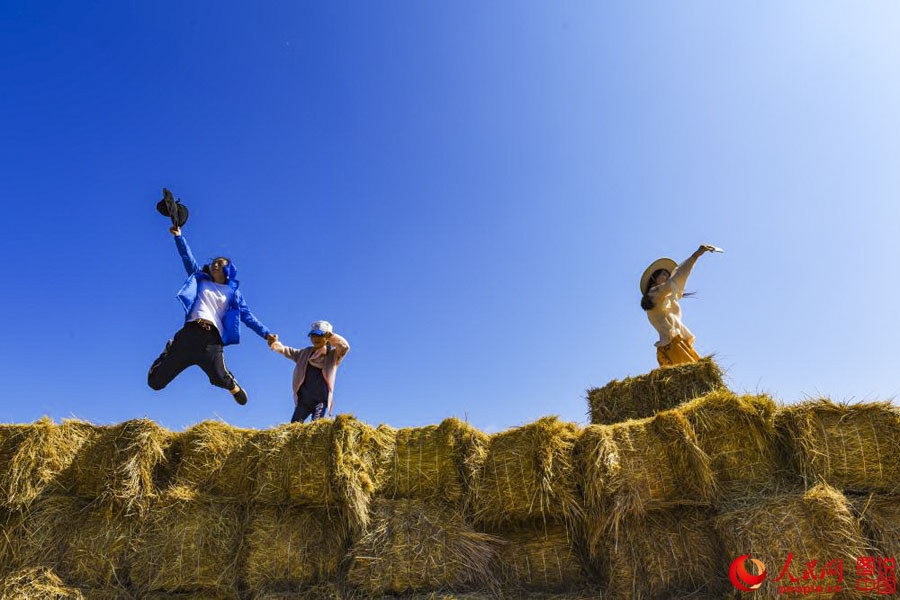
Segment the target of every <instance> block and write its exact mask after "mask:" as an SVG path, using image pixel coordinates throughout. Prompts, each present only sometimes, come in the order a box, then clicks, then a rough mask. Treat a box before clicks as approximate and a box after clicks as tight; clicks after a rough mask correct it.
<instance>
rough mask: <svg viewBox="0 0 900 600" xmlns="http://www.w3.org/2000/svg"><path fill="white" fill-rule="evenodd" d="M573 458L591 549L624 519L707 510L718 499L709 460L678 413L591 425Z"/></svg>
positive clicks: (584, 433)
mask: <svg viewBox="0 0 900 600" xmlns="http://www.w3.org/2000/svg"><path fill="white" fill-rule="evenodd" d="M575 455H576V457H577V462H578V471H579V473H581V476H582V478H583V480H582V481H583V488H582V489H583V493H584V503H585V526H586V528H587V536H588V541H589V543H590V545H591V546H597V544H598V543H599V541H600V540H601V539H602V538H603V537H604V536H605V535H606V534H607V532H608V531H609V530H610V529H612V528H615V526H616V524H617V523H618V522H619V521H620V520H622V519H624V518H626V517H637V516H640V515H642V514H645V513H647V512H649V511H651V510H660V509H665V508H671V507H674V506H679V505H698V506H708V505H711V504H712V503H713V502H714V500H715V499H716V498H717V497H718V488H717V484H716V480H715V476H714V474H713V471H712V467H711V464H710V463H711V461H710V458H709V456H708V455H707V454H706V453H705V452H704V451H703V450H702V448H700V446H699V442H698V440H697V438H696V435H695V434H694V430H693V427H691V424H690V422H689V421H688V420H687V418H686V417H685V416H684V415H682V414H681V413H679V412H677V411H666V412H662V413H660V414H658V415H657V416H655V417H652V418H649V419H640V420H636V421H626V422H625V423H619V424H616V425H590V426H588V427H587V428H586V429H585V430H584V432H583V433H582V435H581V437H580V439H579V440H578V443H577V447H576V451H575Z"/></svg>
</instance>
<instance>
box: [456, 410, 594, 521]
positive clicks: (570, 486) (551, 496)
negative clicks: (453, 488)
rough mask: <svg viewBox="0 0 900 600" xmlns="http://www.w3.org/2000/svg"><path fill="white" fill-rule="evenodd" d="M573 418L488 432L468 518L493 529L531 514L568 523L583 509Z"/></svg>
mask: <svg viewBox="0 0 900 600" xmlns="http://www.w3.org/2000/svg"><path fill="white" fill-rule="evenodd" d="M578 435H579V430H578V427H577V426H576V425H575V424H574V423H564V422H562V421H560V420H558V419H557V418H556V417H543V418H541V419H538V420H537V421H535V422H534V423H530V424H528V425H524V426H522V427H518V428H515V429H511V430H509V431H505V432H502V433H497V434H494V435H492V436H491V437H490V440H489V442H488V452H487V456H486V458H485V461H484V467H483V468H482V470H481V472H480V473H479V475H478V481H477V485H476V492H475V499H474V504H473V506H474V509H475V510H474V519H475V521H476V523H478V524H479V525H481V526H485V527H489V528H491V529H495V528H497V527H499V526H501V525H503V524H504V523H515V522H524V521H529V520H532V519H535V518H540V519H549V520H554V519H555V520H562V521H566V522H569V523H571V522H574V521H576V520H577V519H579V518H580V517H581V515H582V513H583V511H582V507H581V501H580V494H579V493H578V477H577V475H576V473H575V470H574V466H573V462H572V450H573V447H574V444H575V440H576V439H577V437H578Z"/></svg>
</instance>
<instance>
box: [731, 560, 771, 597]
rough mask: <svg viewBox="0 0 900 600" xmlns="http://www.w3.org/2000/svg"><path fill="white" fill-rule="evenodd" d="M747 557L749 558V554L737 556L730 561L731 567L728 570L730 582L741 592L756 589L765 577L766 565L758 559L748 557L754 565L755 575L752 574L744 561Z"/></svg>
mask: <svg viewBox="0 0 900 600" xmlns="http://www.w3.org/2000/svg"><path fill="white" fill-rule="evenodd" d="M748 558H750V555H749V554H744V555H743V556H738V557H737V558H736V559H734V562H732V563H731V568H730V569H729V570H728V576H729V577H730V578H731V583H732V584H734V587H736V588H737V589H739V590H741V591H742V592H752V591H754V590H756V589H758V588H759V586H761V585H762V583H763V581H765V579H766V565H764V564H763V562H762V561H760V560H757V559H755V558H750V562H752V563H753V566H755V567H756V575H752V574H751V573H750V572H749V571H747V565H746V561H747V559H748Z"/></svg>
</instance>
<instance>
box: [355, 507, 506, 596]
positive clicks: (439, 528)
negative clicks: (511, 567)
mask: <svg viewBox="0 0 900 600" xmlns="http://www.w3.org/2000/svg"><path fill="white" fill-rule="evenodd" d="M372 512H373V516H372V521H371V523H370V525H369V529H368V531H367V533H366V534H365V535H364V536H363V537H362V538H361V539H359V541H358V542H357V543H356V544H355V545H354V546H353V548H352V550H351V553H350V554H351V559H352V562H351V565H350V569H349V572H348V575H347V580H348V581H349V582H350V583H351V584H352V585H354V586H356V587H358V588H359V590H360V591H361V592H363V593H365V594H371V595H375V594H388V593H394V594H397V593H403V592H416V591H426V590H442V589H446V590H454V589H470V588H474V587H485V586H488V585H491V584H492V583H493V573H492V566H493V564H494V561H495V559H496V545H497V539H496V538H495V537H493V536H491V535H488V534H484V533H477V532H476V531H474V530H473V529H472V528H471V527H470V526H469V525H468V524H467V523H466V522H465V520H464V519H463V517H462V515H461V514H460V513H459V511H458V510H457V509H456V508H454V507H453V506H452V505H446V504H442V503H437V502H426V501H423V500H376V501H375V502H374V504H373V511H372Z"/></svg>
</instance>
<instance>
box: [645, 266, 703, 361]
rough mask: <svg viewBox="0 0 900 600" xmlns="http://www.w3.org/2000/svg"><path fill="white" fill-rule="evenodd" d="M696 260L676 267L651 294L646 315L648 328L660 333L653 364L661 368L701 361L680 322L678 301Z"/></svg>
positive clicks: (692, 336)
mask: <svg viewBox="0 0 900 600" xmlns="http://www.w3.org/2000/svg"><path fill="white" fill-rule="evenodd" d="M695 262H697V258H696V257H695V256H693V255H691V257H690V258H688V259H687V260H685V261H684V262H682V263H681V264H680V265H678V266H677V267H675V270H674V271H673V272H672V274H671V275H670V276H669V279H668V281H666V282H665V283H664V284H662V285H658V286H656V288H654V289H653V290H652V292H651V293H650V298H651V299H652V300H653V308H652V309H650V310H648V311H647V318H648V319H649V320H650V324H651V325H653V328H654V329H656V331H657V333H659V341H658V342H656V344H655V346H656V360H657V361H658V362H659V365H660V366H661V367H667V366H672V365H680V364H684V363H691V362H695V361H698V360H700V356H699V355H698V354H697V352H696V351H695V350H694V334H693V333H691V330H690V329H688V328H687V326H686V325H685V324H684V322H682V320H681V306H679V304H678V300H679V298H681V297H682V296H683V295H684V284H685V282H686V281H687V278H688V275H690V273H691V269H692V268H693V267H694V263H695Z"/></svg>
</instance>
